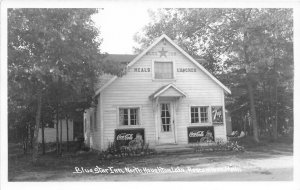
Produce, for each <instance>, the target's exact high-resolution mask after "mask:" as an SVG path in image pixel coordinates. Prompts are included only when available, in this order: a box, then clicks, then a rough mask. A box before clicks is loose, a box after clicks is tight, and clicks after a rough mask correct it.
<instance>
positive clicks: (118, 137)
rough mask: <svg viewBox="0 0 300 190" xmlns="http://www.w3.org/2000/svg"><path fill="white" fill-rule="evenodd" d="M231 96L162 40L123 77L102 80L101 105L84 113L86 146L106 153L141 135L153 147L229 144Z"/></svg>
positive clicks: (98, 93) (98, 98) (131, 63)
mask: <svg viewBox="0 0 300 190" xmlns="http://www.w3.org/2000/svg"><path fill="white" fill-rule="evenodd" d="M125 62H126V61H125ZM226 93H231V92H230V90H229V89H228V88H227V87H226V86H224V85H223V84H222V83H221V82H220V81H218V80H217V79H216V78H215V77H214V76H213V75H212V74H210V73H209V72H208V71H207V70H206V69H205V68H204V67H203V66H201V64H199V63H198V62H197V61H196V60H195V59H193V58H192V57H191V56H190V55H188V54H187V53H186V52H185V51H184V50H182V49H181V48H180V47H179V46H178V45H176V44H175V43H174V42H173V41H172V40H171V39H170V38H169V37H168V36H166V35H162V36H161V37H159V38H158V39H157V40H156V41H155V42H154V43H153V44H152V45H150V46H149V47H148V48H147V49H146V50H144V51H143V52H142V53H141V54H139V55H138V56H136V57H135V58H134V59H133V60H131V61H129V63H128V65H127V73H126V74H125V75H124V76H122V77H116V76H111V75H103V76H102V77H101V79H100V82H99V86H98V89H97V91H96V94H95V99H96V104H95V105H94V106H93V107H91V108H90V109H87V110H85V113H84V136H85V144H86V145H87V146H89V147H91V148H93V149H98V150H104V149H106V148H107V147H108V145H109V143H111V142H113V141H118V142H124V143H125V144H126V143H128V142H129V141H131V140H133V139H134V138H135V136H136V135H137V134H138V133H139V134H140V135H141V136H142V138H143V140H144V142H146V143H149V144H150V145H151V146H155V145H160V144H188V143H195V142H204V141H207V140H209V139H211V140H216V139H217V138H218V139H223V140H225V141H226V122H225V118H224V117H223V116H225V108H224V107H225V104H224V97H225V94H226Z"/></svg>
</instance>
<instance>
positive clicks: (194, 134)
mask: <svg viewBox="0 0 300 190" xmlns="http://www.w3.org/2000/svg"><path fill="white" fill-rule="evenodd" d="M187 132H188V142H189V143H196V142H207V141H213V140H214V138H215V137H214V127H213V126H205V127H188V128H187Z"/></svg>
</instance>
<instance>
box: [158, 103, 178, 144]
mask: <svg viewBox="0 0 300 190" xmlns="http://www.w3.org/2000/svg"><path fill="white" fill-rule="evenodd" d="M159 111H160V113H159V144H166V143H175V138H174V116H173V105H172V104H171V103H170V102H167V103H160V109H159Z"/></svg>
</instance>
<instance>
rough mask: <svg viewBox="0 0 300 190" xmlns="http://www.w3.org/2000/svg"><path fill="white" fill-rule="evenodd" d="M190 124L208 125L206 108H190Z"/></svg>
mask: <svg viewBox="0 0 300 190" xmlns="http://www.w3.org/2000/svg"><path fill="white" fill-rule="evenodd" d="M191 123H208V107H207V106H201V107H200V106H197V107H195V106H193V107H191Z"/></svg>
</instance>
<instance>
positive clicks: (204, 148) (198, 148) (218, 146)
mask: <svg viewBox="0 0 300 190" xmlns="http://www.w3.org/2000/svg"><path fill="white" fill-rule="evenodd" d="M193 148H194V150H195V152H213V151H244V150H245V148H244V147H243V146H241V145H239V143H238V142H237V141H235V142H224V141H223V140H222V139H216V140H215V142H214V143H198V144H196V145H194V146H193Z"/></svg>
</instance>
